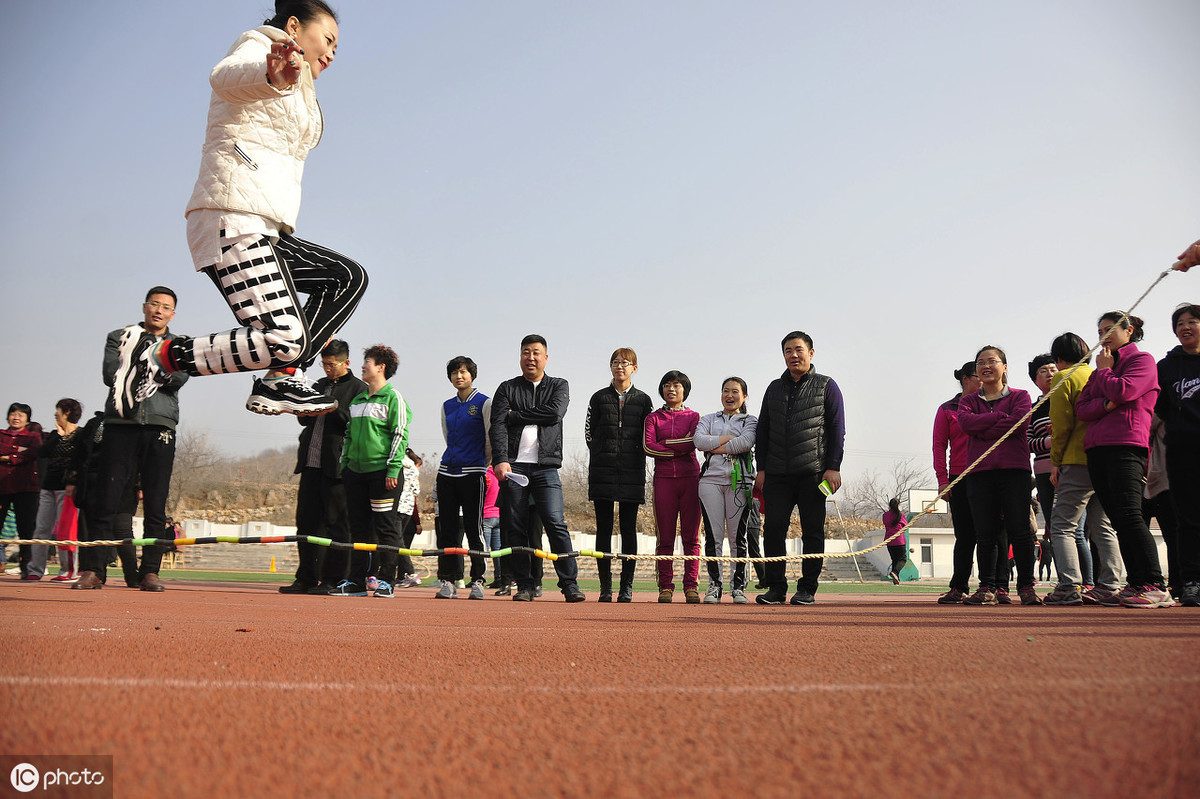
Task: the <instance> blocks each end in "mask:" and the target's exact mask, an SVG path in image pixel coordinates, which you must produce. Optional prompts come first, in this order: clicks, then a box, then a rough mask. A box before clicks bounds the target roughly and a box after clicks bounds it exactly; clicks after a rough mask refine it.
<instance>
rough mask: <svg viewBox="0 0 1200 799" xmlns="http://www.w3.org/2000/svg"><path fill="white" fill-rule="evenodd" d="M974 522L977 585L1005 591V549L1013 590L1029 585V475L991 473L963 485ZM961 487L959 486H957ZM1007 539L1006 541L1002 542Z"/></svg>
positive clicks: (1031, 556)
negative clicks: (1010, 559)
mask: <svg viewBox="0 0 1200 799" xmlns="http://www.w3.org/2000/svg"><path fill="white" fill-rule="evenodd" d="M964 482H965V483H966V485H967V496H968V497H969V499H970V501H971V516H972V518H974V520H975V532H976V545H975V546H976V550H977V558H978V563H979V584H980V585H981V586H989V587H991V588H1005V589H1007V588H1008V574H1009V571H1008V547H1009V546H1012V549H1013V559H1014V560H1015V561H1016V564H1017V588H1024V587H1025V586H1031V585H1033V583H1034V581H1035V574H1034V553H1033V550H1034V546H1033V531H1032V530H1031V529H1029V472H1027V471H1024V470H1023V469H991V470H988V471H983V472H975V473H973V474H971V475H970V476H969V477H967V479H966V480H965V481H964ZM960 485H961V484H960ZM1006 537H1007V540H1005V538H1006Z"/></svg>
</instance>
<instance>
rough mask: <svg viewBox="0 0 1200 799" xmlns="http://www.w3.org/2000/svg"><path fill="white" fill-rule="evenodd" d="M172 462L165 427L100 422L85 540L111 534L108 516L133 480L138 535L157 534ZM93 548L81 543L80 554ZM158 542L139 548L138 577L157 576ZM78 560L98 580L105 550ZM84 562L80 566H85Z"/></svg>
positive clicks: (171, 441)
mask: <svg viewBox="0 0 1200 799" xmlns="http://www.w3.org/2000/svg"><path fill="white" fill-rule="evenodd" d="M174 465H175V431H174V430H171V429H169V428H166V427H158V426H149V425H137V424H113V423H112V420H111V419H110V420H109V421H108V423H106V424H105V425H104V441H103V442H102V443H101V445H100V473H99V475H98V477H97V479H96V482H95V484H94V485H91V486H89V488H88V492H89V496H90V498H89V500H88V507H89V513H88V523H87V535H88V540H89V541H104V540H108V539H110V538H112V537H113V526H114V517H115V516H116V515H117V513H118V512H119V511H120V509H121V506H122V501H123V498H124V497H125V496H126V491H127V490H129V486H130V484H131V483H134V481H139V483H137V484H140V486H141V489H142V518H143V524H142V536H143V537H145V538H163V537H165V535H166V534H165V529H166V524H167V493H168V491H169V490H170V488H171V470H172V469H173V468H174ZM172 537H173V534H172ZM89 549H97V548H96V547H86V548H84V552H87V550H89ZM166 551H167V550H166V548H165V547H161V546H147V547H142V565H141V567H140V568H139V569H138V578H139V579H141V578H142V577H145V576H146V575H147V574H158V570H159V567H160V566H161V565H162V556H163V553H165V552H166ZM95 554H96V555H97V556H98V557H97V558H96V559H93V558H91V557H89V558H87V559H85V560H84V561H83V562H81V564H80V565H81V566H83V567H84V570H85V571H95V572H96V574H97V576H99V577H101V578H103V576H104V573H105V572H104V568H103V567H101V568H100V569H99V570H97V568H87V567H88V566H92V567H96V566H99V564H98V563H97V560H98V559H99V557H102V558H103V559H104V567H107V565H108V552H107V551H105V552H102V553H101V552H97V553H95ZM85 564H86V565H85Z"/></svg>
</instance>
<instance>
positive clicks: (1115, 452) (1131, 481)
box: [1087, 446, 1195, 588]
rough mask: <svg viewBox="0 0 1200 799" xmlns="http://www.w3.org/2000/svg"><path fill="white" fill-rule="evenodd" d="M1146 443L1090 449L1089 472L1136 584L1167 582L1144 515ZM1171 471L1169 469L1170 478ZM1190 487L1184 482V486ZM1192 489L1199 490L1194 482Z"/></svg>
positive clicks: (1129, 575) (1128, 575)
mask: <svg viewBox="0 0 1200 799" xmlns="http://www.w3.org/2000/svg"><path fill="white" fill-rule="evenodd" d="M1146 453H1147V450H1146V448H1145V447H1134V446H1107V447H1092V448H1091V449H1089V450H1088V451H1087V461H1088V476H1089V477H1090V478H1092V488H1094V489H1095V490H1096V496H1098V497H1099V498H1100V504H1101V505H1102V506H1104V512H1105V513H1106V514H1108V521H1109V522H1110V523H1111V524H1112V526H1113V529H1114V530H1116V532H1117V546H1118V547H1120V549H1121V559H1122V560H1124V561H1125V577H1126V580H1127V581H1128V582H1129V584H1130V585H1132V586H1137V587H1141V586H1144V585H1153V586H1157V587H1159V588H1162V587H1164V585H1163V574H1162V567H1161V566H1160V564H1159V561H1158V545H1157V544H1155V543H1154V537H1153V536H1151V535H1150V527H1149V526H1148V525H1147V524H1146V519H1145V518H1144V517H1143V516H1142V494H1143V489H1144V488H1145V480H1146ZM1169 475H1170V473H1169V472H1168V479H1170V477H1169ZM1186 489H1187V487H1185V486H1180V490H1186ZM1190 490H1193V491H1194V490H1195V487H1194V486H1192V487H1191V488H1190Z"/></svg>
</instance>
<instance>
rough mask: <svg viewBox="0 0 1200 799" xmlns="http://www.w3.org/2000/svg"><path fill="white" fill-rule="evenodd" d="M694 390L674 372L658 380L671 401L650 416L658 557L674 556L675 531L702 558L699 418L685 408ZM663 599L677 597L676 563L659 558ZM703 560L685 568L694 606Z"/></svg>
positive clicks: (687, 593) (689, 550)
mask: <svg viewBox="0 0 1200 799" xmlns="http://www.w3.org/2000/svg"><path fill="white" fill-rule="evenodd" d="M691 392H692V381H691V380H689V379H688V376H687V375H685V374H684V373H683V372H679V371H676V370H672V371H670V372H667V373H666V374H665V375H663V378H662V380H660V381H658V393H659V396H661V397H662V398H663V401H664V402H665V403H666V404H665V405H664V406H663V407H661V408H659V409H658V410H657V411H654V412H653V413H651V414H650V415H649V416H647V417H646V424H645V437H644V443H643V446H644V448H645V450H646V454H647V455H649V456H650V457H652V458H654V521H655V524H656V525H657V527H658V546H657V547H656V548H655V550H654V551H655V554H658V555H671V554H673V553H674V552H675V532H676V522H677V521H678V529H679V536H680V537H681V538H682V539H683V554H685V555H699V554H700V493H699V487H700V461H698V460H697V459H696V446H695V444H693V443H692V436H693V435H694V434H695V432H696V425H697V424H699V423H700V414H698V413H696V412H695V411H693V410H690V409H689V408H685V407H683V403H684V400H686V399H687V398H688V394H690V393H691ZM657 566H658V601H659V602H670V601H671V599H672V597H673V596H674V595H675V564H674V562H673V561H670V560H660V561H658V562H657ZM699 585H700V561H698V560H689V561H685V562H684V566H683V595H684V596H685V597H687V602H688V604H689V605H698V604H700V590H699Z"/></svg>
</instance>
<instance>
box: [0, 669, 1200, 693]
mask: <svg viewBox="0 0 1200 799" xmlns="http://www.w3.org/2000/svg"><path fill="white" fill-rule="evenodd" d="M1196 683H1200V676H1189V677H1175V678H1162V677H1157V676H1155V675H1150V674H1148V675H1146V676H1145V677H1140V678H1109V677H1103V678H1096V679H1083V680H1053V681H1050V682H1045V681H1042V682H1040V683H1039V685H1042V686H1044V687H1047V688H1054V689H1062V688H1100V687H1117V686H1139V685H1146V684H1154V685H1163V684H1175V685H1189V684H1196ZM989 684H990V685H992V686H994V687H996V688H1005V687H1009V688H1017V687H1021V686H1024V685H1025V683H1024V682H1023V681H1020V680H1013V681H1010V682H1008V683H1003V682H994V681H989ZM0 686H5V687H9V688H22V687H36V688H45V687H76V686H78V687H85V686H86V687H99V688H171V689H189V690H200V689H219V690H237V689H243V690H255V691H261V690H266V691H360V690H362V689H364V688H371V689H372V690H382V691H390V692H392V693H409V694H419V693H433V692H438V691H446V690H448V689H447V687H446V686H442V685H378V684H360V683H345V682H285V681H282V680H200V679H181V678H178V677H173V678H168V679H152V678H147V677H52V676H51V677H19V676H2V677H0ZM897 688H902V689H905V690H910V691H923V692H930V691H933V692H938V691H942V692H946V691H951V690H966V689H970V690H977V689H978V688H979V682H968V681H956V682H950V683H941V684H938V685H929V684H917V683H883V682H876V683H847V684H845V685H827V684H823V683H799V684H796V685H744V686H676V685H651V686H639V685H633V686H630V685H597V686H567V687H548V686H546V687H543V686H529V685H511V686H505V687H504V688H503V690H505V691H507V692H510V693H526V694H581V695H586V694H652V695H653V694H676V695H680V694H682V695H695V696H708V695H754V694H809V693H854V692H870V691H894V690H896V689H897ZM453 691H454V692H455V693H459V694H461V693H486V694H489V695H491V694H492V693H494V692H495V691H496V688H494V687H474V686H462V685H460V686H455V687H454V688H453Z"/></svg>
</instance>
